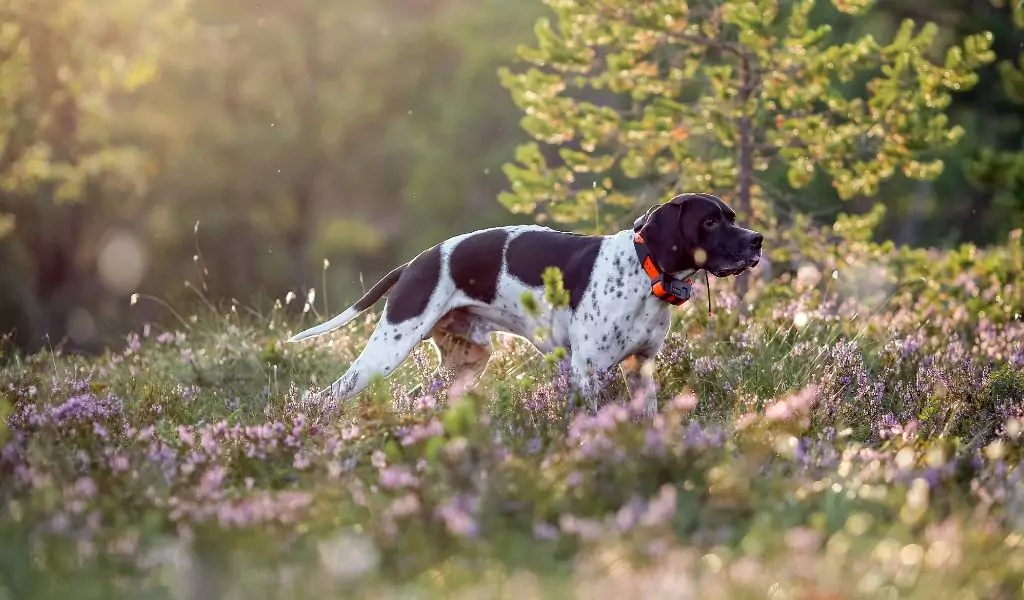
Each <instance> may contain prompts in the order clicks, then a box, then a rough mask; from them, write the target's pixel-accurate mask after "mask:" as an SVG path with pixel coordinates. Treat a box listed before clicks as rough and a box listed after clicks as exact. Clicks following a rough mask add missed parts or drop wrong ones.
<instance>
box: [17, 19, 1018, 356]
mask: <svg viewBox="0 0 1024 600" xmlns="http://www.w3.org/2000/svg"><path fill="white" fill-rule="evenodd" d="M547 12H548V8H547V7H546V6H545V5H544V4H542V3H541V2H540V1H539V0H473V1H469V0H287V1H277V2H271V1H270V0H245V1H240V0H206V1H204V2H192V3H189V2H183V1H180V0H0V331H3V332H11V333H10V335H9V337H8V339H7V343H8V344H10V345H13V346H16V347H18V348H22V349H28V350H35V349H38V348H41V347H47V346H48V345H53V346H58V345H61V346H62V347H64V348H65V349H67V350H75V351H89V352H91V351H98V350H101V349H102V348H103V347H104V346H105V345H107V344H118V343H121V342H122V341H123V339H124V338H123V336H124V334H125V332H126V331H128V330H129V329H132V328H137V327H139V326H140V325H141V324H142V323H145V322H154V321H156V322H160V321H164V322H168V321H169V320H170V319H172V314H171V311H170V310H168V308H166V307H165V306H164V305H163V304H161V303H159V302H153V301H147V300H146V297H153V298H158V299H160V300H161V301H162V302H166V303H167V305H169V306H171V307H174V309H175V310H177V311H178V312H179V313H181V314H183V315H187V314H188V311H189V310H190V306H191V305H194V304H197V303H200V302H206V301H209V302H212V303H215V304H226V303H228V302H231V301H232V300H233V299H234V300H237V301H238V302H239V303H241V305H244V306H247V307H252V308H258V307H260V306H266V305H267V304H268V303H270V302H273V301H274V300H276V299H284V298H285V297H286V295H287V294H288V293H289V292H295V293H296V294H297V295H298V298H299V299H298V300H297V301H295V302H293V303H292V304H293V305H294V307H295V310H297V311H299V310H302V305H303V300H304V299H305V298H306V297H307V293H308V290H309V289H310V288H315V289H316V299H315V305H316V308H317V309H318V310H321V311H323V310H324V307H325V303H326V306H328V307H329V311H337V310H340V309H342V308H343V307H344V306H345V304H346V303H347V302H350V301H352V300H354V299H355V298H357V297H358V296H359V295H360V294H361V293H362V291H363V290H364V289H366V288H368V287H369V286H371V285H372V284H373V283H374V282H375V281H376V279H377V278H378V277H380V276H381V275H382V274H384V273H385V272H386V271H388V270H389V269H390V268H392V267H393V266H395V265H396V264H398V263H400V262H403V261H406V260H408V259H410V258H411V257H413V256H414V255H415V254H416V253H418V252H419V251H421V250H423V249H425V248H426V247H428V246H429V245H431V244H433V243H436V242H438V241H440V240H442V239H444V238H446V237H449V236H451V235H454V234H457V233H462V232H465V231H469V230H473V229H477V228H480V227H486V226H491V225H495V224H513V223H522V222H529V221H530V220H531V219H530V218H529V216H526V215H515V214H512V213H510V212H509V211H508V210H507V209H505V208H504V207H503V206H502V205H501V204H500V203H499V202H498V201H497V197H498V194H499V193H500V192H501V191H503V190H505V189H507V188H508V185H509V184H508V180H507V178H506V177H505V175H504V173H503V172H502V166H503V165H505V164H506V163H508V162H510V161H512V160H513V158H514V153H515V148H516V146H517V145H518V144H521V143H523V142H524V141H526V140H527V136H526V134H525V133H524V132H523V130H522V129H521V127H520V125H519V122H520V119H521V118H522V112H521V111H520V110H519V109H518V108H517V107H516V106H515V105H514V104H513V102H512V99H511V96H510V94H509V92H508V90H506V89H504V88H503V87H502V86H501V85H500V84H499V81H498V76H497V70H498V69H499V67H502V66H509V67H512V68H513V69H514V68H516V64H517V61H516V57H515V56H516V55H515V51H516V47H517V45H520V44H533V43H535V38H534V29H533V27H534V23H535V22H536V20H537V18H538V17H540V16H542V15H545V14H547ZM908 17H909V18H913V19H921V20H930V21H933V22H935V23H937V24H938V25H939V26H940V27H941V31H942V35H943V36H945V37H947V38H948V39H950V40H953V39H957V40H958V39H961V38H963V36H965V35H967V34H971V33H977V32H980V31H983V30H989V31H992V32H993V33H994V34H995V45H994V50H995V52H996V54H997V58H996V61H995V62H994V63H993V64H992V65H991V66H989V67H986V68H985V69H983V70H982V72H981V80H980V82H979V84H978V85H977V86H975V87H974V88H973V89H971V90H970V91H969V92H966V93H962V94H958V95H956V96H955V97H954V101H953V104H952V106H951V107H950V108H949V109H948V111H947V112H948V114H949V115H950V117H951V119H952V121H953V122H954V123H957V124H960V125H962V126H963V127H964V128H965V129H966V131H967V135H966V136H965V138H964V140H963V141H962V142H961V143H960V144H959V145H958V146H957V147H955V148H953V149H952V150H950V151H947V152H945V153H944V155H943V158H944V159H945V160H946V169H945V172H944V173H943V174H942V175H941V176H940V177H939V178H938V179H937V180H936V181H934V182H930V183H909V182H906V181H897V182H894V183H893V184H892V185H889V186H887V187H886V188H885V189H884V190H883V192H882V194H880V197H878V198H870V199H865V198H861V199H856V200H853V201H850V202H842V201H840V200H839V199H838V198H837V197H836V195H835V193H834V192H833V191H832V190H831V188H829V187H828V186H827V185H820V186H819V185H812V186H810V187H808V188H806V189H804V190H801V191H796V192H792V194H791V198H790V201H791V202H793V204H794V205H795V206H798V207H799V208H800V209H801V210H802V211H805V212H807V213H808V214H811V215H813V216H814V217H815V218H816V219H818V220H819V221H821V222H823V223H828V222H829V219H831V218H834V216H835V215H836V214H837V213H838V212H840V211H847V212H851V211H852V212H860V211H866V210H868V209H870V207H871V205H872V204H873V203H875V202H884V203H885V204H886V206H887V207H888V209H889V210H888V212H887V215H886V220H885V222H884V224H883V227H882V228H881V231H880V234H879V235H881V236H883V237H886V238H888V239H892V240H894V241H896V242H898V243H901V244H908V245H914V246H939V247H950V246H954V245H956V244H959V243H963V242H973V243H977V244H986V243H990V242H996V241H1003V240H1005V236H1006V235H1007V233H1008V232H1009V231H1010V230H1011V229H1012V228H1014V227H1019V226H1021V224H1022V222H1024V186H1021V185H1019V182H1020V181H1021V180H1024V175H1022V174H1019V173H1018V174H1015V173H1013V172H1012V170H1011V169H1010V168H1009V167H1006V166H1005V165H1004V166H1002V167H1001V166H1000V165H1001V164H1002V163H999V161H994V162H993V161H991V160H989V161H988V162H986V161H985V160H984V159H986V157H988V158H989V159H990V158H991V157H992V156H994V155H996V154H995V153H1000V152H1011V153H1012V152H1017V151H1021V150H1022V149H1024V145H1022V140H1024V98H1017V97H1014V93H1013V89H1012V86H1008V85H1005V78H1004V77H1002V76H1001V73H1000V72H999V68H998V63H1000V62H1001V61H1008V60H1009V61H1016V60H1017V57H1018V56H1019V55H1021V54H1022V53H1024V32H1022V31H1021V30H1019V29H1017V28H1015V27H1014V24H1013V22H1012V20H1011V19H1010V13H1009V10H1008V8H1007V7H1005V6H998V3H992V2H989V1H987V0H955V1H954V0H889V1H884V2H879V3H877V4H876V6H875V8H874V9H873V10H872V12H871V13H870V14H869V15H868V16H867V17H866V19H868V20H867V21H866V22H867V23H868V24H869V26H870V27H877V28H878V30H879V31H880V32H891V31H893V30H894V29H895V26H896V24H898V22H899V21H900V20H901V19H905V18H908ZM838 33H839V34H840V35H842V29H841V28H840V29H839V30H838ZM880 37H885V36H884V35H881V36H880ZM1022 89H1024V86H1022ZM979 159H982V160H981V162H979ZM985 165H987V166H985ZM993 165H995V166H993ZM1015 182H1016V183H1015ZM694 191H696V190H694ZM645 208H646V206H637V207H636V212H637V213H638V214H639V213H640V212H642V211H643V210H644V209H645ZM186 282H189V283H186ZM135 293H139V294H141V295H143V300H142V301H140V302H138V303H137V304H136V305H131V303H130V298H131V296H132V294H135Z"/></svg>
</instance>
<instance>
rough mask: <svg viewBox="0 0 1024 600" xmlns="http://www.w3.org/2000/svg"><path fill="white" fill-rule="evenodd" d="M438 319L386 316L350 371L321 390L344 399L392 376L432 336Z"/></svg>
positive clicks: (340, 400)
mask: <svg viewBox="0 0 1024 600" xmlns="http://www.w3.org/2000/svg"><path fill="white" fill-rule="evenodd" d="M436 320H437V316H434V315H432V314H429V313H428V314H424V315H422V316H421V317H420V318H416V319H410V320H409V321H405V322H402V323H398V324H393V323H389V322H388V321H387V320H386V319H382V320H381V321H380V323H378V324H377V327H376V328H375V329H374V330H373V334H372V335H370V340H369V341H368V342H367V343H366V347H365V348H363V351H362V352H361V353H360V354H359V356H358V357H357V358H356V360H355V361H354V362H353V363H352V364H351V365H350V366H349V368H348V371H346V372H345V374H344V375H342V376H341V377H339V378H338V379H337V380H336V381H335V382H334V383H332V384H331V385H330V387H329V388H326V389H324V390H322V391H321V392H320V393H321V394H329V396H330V397H331V398H333V399H334V400H337V401H338V402H343V401H345V400H348V399H350V398H352V397H354V396H355V395H356V394H358V393H359V392H361V391H363V390H364V389H366V387H367V386H368V385H370V383H371V382H372V381H373V380H374V378H375V377H381V378H385V379H386V378H388V377H390V376H391V374H392V373H394V372H395V369H397V368H398V366H399V365H401V364H402V361H404V360H405V359H406V358H407V357H408V356H409V353H411V352H412V350H413V348H415V347H416V345H417V344H419V343H420V342H422V341H423V340H424V339H426V338H428V337H430V330H431V328H433V326H434V323H435V321H436Z"/></svg>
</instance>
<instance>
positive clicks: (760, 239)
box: [750, 233, 764, 250]
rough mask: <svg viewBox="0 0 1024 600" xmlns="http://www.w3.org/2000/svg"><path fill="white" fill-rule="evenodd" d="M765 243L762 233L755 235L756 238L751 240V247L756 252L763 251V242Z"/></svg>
mask: <svg viewBox="0 0 1024 600" xmlns="http://www.w3.org/2000/svg"><path fill="white" fill-rule="evenodd" d="M763 241H764V236H763V235H761V234H760V233H755V234H754V237H753V238H752V239H751V240H750V247H751V248H753V249H754V250H760V249H761V242H763Z"/></svg>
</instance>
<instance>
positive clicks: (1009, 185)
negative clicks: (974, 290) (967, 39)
mask: <svg viewBox="0 0 1024 600" xmlns="http://www.w3.org/2000/svg"><path fill="white" fill-rule="evenodd" d="M1012 1H1013V5H1012V6H1011V7H1010V8H1011V10H1012V15H1013V23H1014V25H1015V26H1016V27H1017V29H1020V30H1022V31H1024V1H1021V0H1012ZM999 5H1002V4H1001V3H1000V4H999ZM996 68H997V70H998V71H999V76H1000V78H1001V80H1002V84H1003V93H1004V94H1005V95H1006V97H1007V98H1008V99H1009V100H1010V101H1011V102H1013V103H1014V104H1019V105H1021V107H1022V108H1021V111H1022V112H1024V52H1021V53H1020V56H1019V57H1018V58H1017V62H1016V64H1014V62H1013V61H1010V60H1004V61H1001V62H1000V63H999V64H997V65H996ZM1019 146H1020V147H1024V139H1021V143H1020V144H1019ZM967 175H968V177H969V178H970V180H971V182H972V183H973V184H974V185H976V186H978V187H980V188H982V189H986V190H990V191H992V192H994V194H995V201H996V203H997V204H1001V205H1003V206H1006V207H1009V210H1008V211H1007V213H1009V214H1010V215H1014V216H1015V218H1014V219H1013V220H1008V221H1007V222H1006V223H1005V226H1006V227H1007V229H1010V228H1013V227H1021V226H1024V216H1022V215H1024V150H1021V149H1020V148H1018V149H1016V150H997V149H992V148H989V149H985V150H983V151H982V152H981V153H980V156H979V157H978V159H977V160H975V161H972V162H971V163H970V164H968V166H967Z"/></svg>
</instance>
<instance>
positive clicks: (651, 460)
mask: <svg viewBox="0 0 1024 600" xmlns="http://www.w3.org/2000/svg"><path fill="white" fill-rule="evenodd" d="M1022 254H1024V246H1022V243H1021V236H1020V232H1019V231H1016V232H1014V233H1013V234H1011V236H1010V238H1009V239H1008V240H1007V241H1006V243H1004V244H1001V245H996V246H993V247H989V248H985V249H979V248H975V247H972V246H964V247H961V248H960V249H958V250H956V251H950V252H939V251H936V250H909V249H896V248H893V247H892V246H891V244H888V245H885V246H875V245H872V244H865V243H855V242H853V241H850V242H849V243H844V244H841V245H837V246H836V247H835V248H834V250H832V251H831V252H830V253H826V255H822V257H821V258H820V259H819V260H817V261H806V262H804V263H803V264H801V265H800V266H799V268H797V269H794V270H792V271H790V272H785V273H782V274H780V275H778V276H777V277H775V279H774V280H773V281H772V282H771V284H770V285H769V284H765V283H756V284H755V286H754V289H753V290H752V291H751V292H750V296H748V298H750V299H751V301H750V303H749V305H748V306H746V307H743V306H740V300H739V298H738V297H737V296H736V294H735V292H734V290H733V285H732V284H731V282H729V281H724V280H713V281H712V291H713V294H714V295H713V299H714V308H713V310H712V312H711V314H710V315H709V314H708V312H707V308H706V306H707V305H706V300H707V299H706V297H704V296H702V295H701V296H697V297H696V298H695V299H694V301H692V302H691V303H689V304H688V305H686V306H685V307H683V308H681V309H679V310H678V311H677V313H676V319H675V323H674V325H673V328H672V332H671V333H670V334H669V339H668V341H667V343H666V347H665V348H664V350H663V351H662V353H661V355H660V356H659V358H658V371H657V378H658V380H659V383H660V385H661V390H660V393H659V398H660V403H661V412H660V414H659V415H657V416H656V417H654V418H651V419H644V418H641V416H640V414H641V412H640V411H639V410H637V407H635V406H633V405H631V403H630V402H628V401H625V399H624V398H622V397H621V394H622V390H621V387H622V386H621V384H620V383H618V380H617V378H614V377H613V378H611V379H612V382H611V384H610V385H609V388H608V390H607V396H608V398H607V402H606V403H605V404H604V405H603V407H602V408H601V409H600V410H599V412H597V413H596V414H587V413H586V412H585V411H580V412H577V413H576V414H575V415H573V416H572V417H571V419H568V420H566V418H565V411H564V406H565V401H566V394H567V385H566V384H567V382H566V379H565V371H564V369H563V368H562V366H561V365H560V364H559V363H558V361H557V360H545V359H544V357H541V356H540V355H539V354H538V353H536V351H534V350H532V348H531V347H529V346H527V345H526V344H525V343H524V342H521V341H519V340H516V339H514V338H495V344H496V345H497V346H498V348H499V351H498V352H496V355H495V357H494V359H492V362H491V364H490V366H489V367H488V370H487V372H486V373H485V375H484V378H483V380H482V382H481V383H480V385H478V386H477V387H475V388H472V389H455V388H452V387H451V386H450V384H451V382H450V381H448V380H447V379H446V378H445V377H440V378H433V377H432V372H433V368H434V364H435V363H436V356H435V355H434V354H433V351H432V350H431V349H430V348H429V347H427V346H425V345H424V346H421V347H420V348H419V349H418V350H417V351H416V353H415V355H414V356H413V357H411V359H410V360H409V361H407V363H406V364H405V365H404V366H403V367H402V369H401V370H400V371H399V372H398V373H396V374H395V376H394V377H392V378H390V379H388V380H386V381H381V382H378V383H377V384H376V385H375V386H374V387H373V389H372V390H370V391H368V392H365V393H363V394H362V395H361V396H360V397H359V399H358V401H357V402H355V403H353V404H351V405H344V406H330V405H324V404H322V403H319V402H312V401H309V400H304V396H303V392H304V391H306V390H307V389H310V388H311V387H317V386H322V385H324V384H325V383H328V382H329V381H331V380H333V378H334V377H337V376H338V375H340V374H341V373H342V372H343V370H344V367H345V366H346V364H347V363H348V362H349V361H351V360H352V358H353V357H354V356H355V354H356V353H357V352H358V351H359V349H360V348H361V345H362V340H363V339H365V336H366V334H367V331H368V330H369V328H371V327H372V325H373V322H374V318H375V315H376V314H377V313H376V312H373V311H371V312H368V313H366V315H365V316H364V317H363V318H361V319H359V321H358V322H357V323H354V324H352V325H351V326H349V327H346V328H345V329H343V330H341V331H339V332H336V333H335V334H333V335H331V336H329V337H328V338H326V339H324V338H321V339H319V340H317V341H315V342H310V343H302V344H285V343H283V340H284V339H287V337H288V335H289V334H290V333H292V332H295V331H298V330H299V328H301V327H303V326H305V325H308V324H310V323H312V322H314V321H316V320H318V319H319V318H320V317H322V316H323V315H322V314H319V315H318V314H317V313H322V312H323V305H322V303H320V302H318V301H317V300H316V298H315V297H310V298H306V299H303V298H295V297H293V296H289V297H288V298H285V299H282V300H280V301H277V302H275V303H274V305H273V307H271V308H269V309H267V310H265V311H262V312H261V311H257V310H255V309H253V308H246V307H245V306H244V305H241V304H231V305H228V306H226V307H221V306H216V305H214V304H213V303H209V304H207V305H206V307H205V308H203V309H202V310H197V311H196V312H195V314H180V313H175V314H176V317H177V318H178V321H177V325H178V326H177V327H176V328H166V329H165V328H158V327H155V326H147V327H145V328H143V329H142V330H141V331H139V332H137V333H134V334H132V335H130V336H129V337H128V338H127V340H126V341H125V344H124V345H123V347H121V348H118V349H116V350H112V351H109V352H107V353H106V354H105V355H103V356H102V357H93V358H86V357H80V356H75V355H70V354H63V353H62V352H60V350H59V349H55V350H54V351H53V352H50V351H46V352H42V353H37V354H33V355H28V356H22V355H16V354H8V355H6V356H5V360H6V366H5V367H4V369H3V372H2V374H0V386H2V393H3V396H2V398H3V401H2V402H3V411H4V415H5V419H4V424H5V427H4V428H3V429H2V430H0V436H2V437H0V480H2V482H3V483H2V486H0V506H2V510H0V538H2V539H3V543H2V544H0V598H5V599H6V598H11V599H13V598H18V599H27V598H247V599H255V598H326V597H363V598H398V597H401V598H432V597H441V596H443V597H459V598H505V597H509V598H512V597H514V598H541V597H584V598H619V597H623V596H626V595H632V596H634V597H645V598H647V597H659V598H661V597H665V598H725V597H729V598H766V597H769V598H880V597H881V598H922V597H944V598H952V597H958V598H1011V597H1019V596H1020V594H1021V593H1022V590H1024V550H1022V548H1021V544H1022V543H1024V482H1022V481H1021V477H1020V475H1021V468H1020V458H1021V456H1022V444H1024V439H1022V438H1021V434H1022V433H1024V322H1022V320H1021V315H1020V312H1021V308H1022V306H1024V287H1022V285H1021V279H1020V275H1021V273H1022V272H1024V259H1022ZM197 289H198V286H197ZM146 301H149V300H147V299H145V298H143V299H141V300H139V302H146ZM303 304H305V306H304V307H303V309H304V310H303V311H302V312H300V311H299V310H298V308H299V306H301V305H303ZM378 308H379V307H378ZM417 386H419V388H418V390H417ZM412 390H417V392H418V393H413V392H412ZM620 400H622V401H620Z"/></svg>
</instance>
